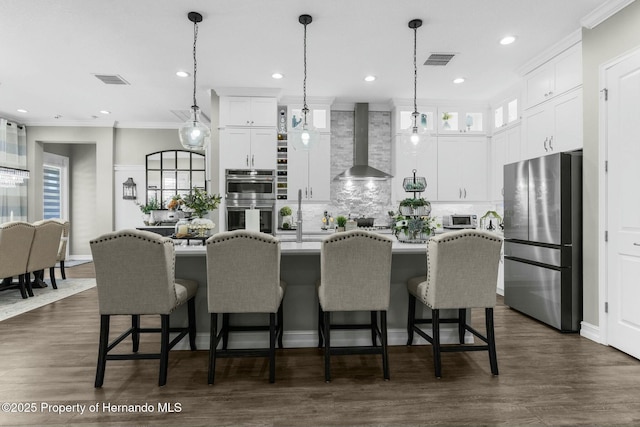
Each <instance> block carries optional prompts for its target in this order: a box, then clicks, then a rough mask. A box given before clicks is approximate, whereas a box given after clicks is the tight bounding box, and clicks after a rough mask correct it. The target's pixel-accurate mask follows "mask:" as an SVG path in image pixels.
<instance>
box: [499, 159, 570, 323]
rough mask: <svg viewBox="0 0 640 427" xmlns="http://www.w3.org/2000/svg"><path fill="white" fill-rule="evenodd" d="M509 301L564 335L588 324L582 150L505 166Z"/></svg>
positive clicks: (505, 278)
mask: <svg viewBox="0 0 640 427" xmlns="http://www.w3.org/2000/svg"><path fill="white" fill-rule="evenodd" d="M504 237H505V243H504V303H505V304H506V305H508V306H509V307H511V308H513V309H516V310H518V311H521V312H522V313H525V314H527V315H529V316H531V317H533V318H535V319H538V320H540V321H542V322H544V323H547V324H549V325H551V326H553V327H554V328H557V329H559V330H561V331H563V332H573V331H578V330H579V329H580V322H581V320H582V151H575V152H567V153H557V154H552V155H549V156H544V157H539V158H537V159H530V160H525V161H522V162H517V163H511V164H508V165H505V166H504Z"/></svg>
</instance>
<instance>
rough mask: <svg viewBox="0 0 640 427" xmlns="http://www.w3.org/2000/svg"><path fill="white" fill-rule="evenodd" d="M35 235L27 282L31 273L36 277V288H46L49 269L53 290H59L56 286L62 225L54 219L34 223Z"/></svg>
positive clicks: (28, 264)
mask: <svg viewBox="0 0 640 427" xmlns="http://www.w3.org/2000/svg"><path fill="white" fill-rule="evenodd" d="M33 226H34V227H35V233H34V235H33V243H32V245H31V251H30V252H29V261H28V262H27V269H26V273H27V280H29V276H30V273H33V275H34V278H35V280H34V283H35V284H36V286H40V287H46V285H45V284H44V282H43V281H44V270H45V269H49V278H50V279H51V286H52V287H53V289H58V285H57V284H56V274H55V266H56V258H57V257H58V248H59V247H60V238H61V237H62V229H63V227H62V224H61V223H60V222H58V221H56V220H53V219H44V220H42V221H36V222H34V223H33Z"/></svg>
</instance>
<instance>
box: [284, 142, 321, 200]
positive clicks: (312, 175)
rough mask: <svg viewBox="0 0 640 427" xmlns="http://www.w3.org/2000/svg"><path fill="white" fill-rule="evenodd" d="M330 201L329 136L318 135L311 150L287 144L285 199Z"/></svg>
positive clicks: (290, 143)
mask: <svg viewBox="0 0 640 427" xmlns="http://www.w3.org/2000/svg"><path fill="white" fill-rule="evenodd" d="M298 190H302V200H305V201H315V202H320V201H330V200H331V194H330V193H331V135H330V134H326V133H323V134H320V141H319V143H318V144H316V145H315V146H314V147H313V148H312V149H311V150H302V149H296V146H295V144H293V143H292V141H288V143H287V199H289V200H297V199H298Z"/></svg>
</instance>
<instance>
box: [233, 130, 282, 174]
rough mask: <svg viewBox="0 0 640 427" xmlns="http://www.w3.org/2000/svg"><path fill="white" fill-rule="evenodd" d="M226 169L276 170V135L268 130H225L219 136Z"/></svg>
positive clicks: (274, 131)
mask: <svg viewBox="0 0 640 427" xmlns="http://www.w3.org/2000/svg"><path fill="white" fill-rule="evenodd" d="M220 147H221V148H220V151H221V156H220V157H221V164H223V165H224V166H225V168H226V169H276V157H277V134H276V130H275V129H270V128H264V129H260V128H227V129H225V130H224V131H223V132H222V134H221V141H220Z"/></svg>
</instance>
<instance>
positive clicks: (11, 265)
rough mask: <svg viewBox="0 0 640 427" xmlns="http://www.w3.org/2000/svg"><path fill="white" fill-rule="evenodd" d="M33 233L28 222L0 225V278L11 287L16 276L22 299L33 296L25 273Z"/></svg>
mask: <svg viewBox="0 0 640 427" xmlns="http://www.w3.org/2000/svg"><path fill="white" fill-rule="evenodd" d="M34 233H35V227H34V226H33V225H31V224H29V223H28V222H22V221H12V222H7V223H4V224H1V225H0V278H4V279H7V281H8V282H9V284H10V286H12V285H11V283H12V282H11V281H12V279H13V277H15V276H17V277H18V287H19V288H20V294H21V295H22V298H27V296H33V291H32V289H31V283H30V282H29V280H28V279H27V278H26V274H25V272H26V271H27V261H28V260H29V251H30V250H31V243H32V242H33V235H34Z"/></svg>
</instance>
